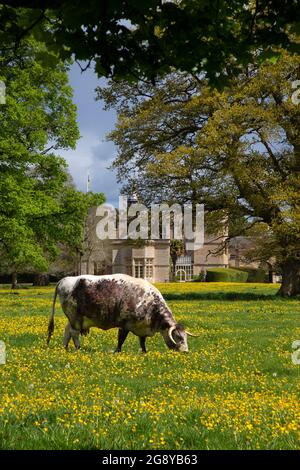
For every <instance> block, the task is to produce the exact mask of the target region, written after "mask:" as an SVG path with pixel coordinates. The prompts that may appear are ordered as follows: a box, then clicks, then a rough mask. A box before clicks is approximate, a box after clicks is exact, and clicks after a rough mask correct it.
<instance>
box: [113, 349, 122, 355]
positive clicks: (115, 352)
mask: <svg viewBox="0 0 300 470" xmlns="http://www.w3.org/2000/svg"><path fill="white" fill-rule="evenodd" d="M120 352H122V351H121V349H118V348H117V349H115V350H114V354H117V353H120Z"/></svg>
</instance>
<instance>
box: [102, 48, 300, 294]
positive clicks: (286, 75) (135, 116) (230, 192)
mask: <svg viewBox="0 0 300 470" xmlns="http://www.w3.org/2000/svg"><path fill="white" fill-rule="evenodd" d="M299 65H300V59H299V58H298V57H296V56H289V55H287V54H284V55H283V56H282V58H281V59H280V60H279V61H278V62H277V63H276V65H274V64H272V63H265V64H264V65H263V66H261V67H255V66H254V65H253V66H251V67H248V68H247V69H246V70H245V71H244V73H241V74H240V75H239V76H238V77H237V78H236V79H234V80H233V81H232V84H231V86H230V87H226V88H224V89H223V90H222V91H217V90H216V89H215V90H213V91H212V90H211V89H210V88H209V87H208V83H207V81H206V80H205V79H203V78H199V77H195V76H191V75H189V74H186V73H173V74H171V75H168V76H166V77H165V78H164V79H163V80H161V81H160V83H159V84H158V85H157V86H156V87H151V85H149V84H145V83H137V84H129V83H128V82H125V81H123V82H121V83H111V85H110V87H108V88H106V89H99V90H98V96H99V97H101V98H102V99H105V101H106V105H107V107H110V106H113V107H114V108H116V109H117V111H118V112H119V118H118V123H117V126H116V129H115V130H114V131H113V132H112V133H111V134H110V139H111V140H113V141H114V142H115V143H116V145H117V146H118V149H119V152H118V156H117V158H116V160H115V162H114V167H115V168H116V169H117V170H118V175H119V180H120V181H127V183H126V185H127V186H126V185H125V189H126V190H127V191H128V190H129V189H130V187H134V188H135V190H138V192H139V194H140V196H141V197H142V198H143V199H144V201H146V202H149V203H150V202H153V201H161V200H163V201H169V202H174V201H177V202H181V203H184V202H187V201H189V202H193V203H204V204H205V207H206V209H207V210H208V211H210V214H211V217H212V219H213V221H214V225H215V226H218V224H220V223H222V220H223V221H224V214H226V216H227V218H228V220H229V224H230V234H231V236H236V235H241V234H247V233H251V232H250V230H251V229H252V233H253V229H255V228H256V227H258V226H259V227H260V228H259V230H260V231H261V230H262V227H264V238H265V241H266V245H265V249H266V250H267V249H268V253H272V256H275V257H276V259H277V262H278V264H279V265H280V266H281V268H282V270H283V274H284V280H283V284H282V292H283V293H285V294H286V295H293V294H296V293H298V294H299V293H300V223H299V221H300V201H299V192H300V147H299V145H300V134H299V132H300V126H299V111H300V107H299V106H297V105H296V104H294V103H293V101H292V100H291V96H292V93H293V88H292V82H293V80H296V79H297V77H298V74H299ZM288 278H289V279H288ZM291 278H293V281H292V282H291Z"/></svg>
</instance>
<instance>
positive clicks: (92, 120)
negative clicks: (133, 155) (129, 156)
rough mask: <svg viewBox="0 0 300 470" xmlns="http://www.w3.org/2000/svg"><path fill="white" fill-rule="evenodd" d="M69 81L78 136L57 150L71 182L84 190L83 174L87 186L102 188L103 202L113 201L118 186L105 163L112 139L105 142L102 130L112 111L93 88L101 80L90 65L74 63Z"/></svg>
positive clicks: (110, 121) (111, 118)
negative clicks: (73, 145)
mask: <svg viewBox="0 0 300 470" xmlns="http://www.w3.org/2000/svg"><path fill="white" fill-rule="evenodd" d="M69 79H70V85H71V86H72V88H73V90H74V102H75V103H76V105H77V108H78V117H77V120H78V125H79V130H80V135H81V139H80V140H79V141H78V142H77V147H76V150H67V151H60V152H59V154H60V155H61V156H62V157H64V158H65V159H66V160H67V162H68V164H69V170H70V173H71V175H72V177H73V179H74V183H75V184H76V186H77V188H78V189H80V190H81V191H85V190H86V180H87V174H88V173H89V174H90V178H91V190H92V191H94V192H104V193H105V195H106V197H107V202H109V203H111V204H114V205H116V204H117V203H118V195H119V192H120V188H119V187H118V185H117V182H116V177H115V173H114V172H113V171H112V170H108V169H107V167H108V166H109V165H110V163H111V162H112V160H113V158H114V155H115V154H116V148H115V146H114V144H113V143H112V142H106V141H105V136H106V134H107V133H108V132H109V131H111V130H112V129H113V128H114V125H115V122H116V114H115V113H114V112H113V111H104V110H103V109H102V108H103V104H102V103H101V101H95V96H96V94H95V91H94V90H95V88H96V86H99V85H104V84H105V79H101V80H99V79H98V78H97V75H96V74H95V73H94V71H93V69H88V70H87V71H85V72H83V73H81V70H80V68H79V66H78V65H77V64H76V63H75V64H74V65H73V66H72V68H71V70H70V72H69Z"/></svg>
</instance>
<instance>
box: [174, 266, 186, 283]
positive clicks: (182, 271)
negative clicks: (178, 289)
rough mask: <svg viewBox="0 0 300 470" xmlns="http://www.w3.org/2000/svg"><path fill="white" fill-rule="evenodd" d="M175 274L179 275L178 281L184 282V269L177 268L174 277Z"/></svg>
mask: <svg viewBox="0 0 300 470" xmlns="http://www.w3.org/2000/svg"><path fill="white" fill-rule="evenodd" d="M177 276H178V277H179V279H178V281H179V282H185V281H186V272H185V270H184V269H177V271H176V279H177Z"/></svg>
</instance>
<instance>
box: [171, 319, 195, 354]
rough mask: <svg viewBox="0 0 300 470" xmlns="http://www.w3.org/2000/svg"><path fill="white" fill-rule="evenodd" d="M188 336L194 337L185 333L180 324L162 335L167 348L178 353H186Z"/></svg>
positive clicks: (187, 332)
mask: <svg viewBox="0 0 300 470" xmlns="http://www.w3.org/2000/svg"><path fill="white" fill-rule="evenodd" d="M188 336H195V337H196V335H193V334H192V333H190V332H189V331H186V330H185V328H184V327H183V326H182V325H180V324H177V325H173V326H171V327H170V328H168V329H167V330H166V331H165V333H164V338H165V342H166V344H167V346H168V348H170V349H173V350H174V351H180V352H188V350H189V347H188V344H187V337H188Z"/></svg>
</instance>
